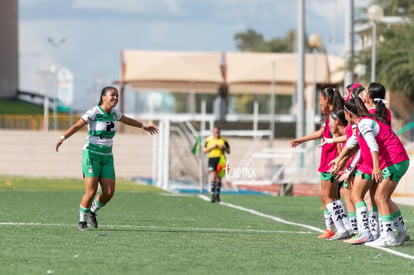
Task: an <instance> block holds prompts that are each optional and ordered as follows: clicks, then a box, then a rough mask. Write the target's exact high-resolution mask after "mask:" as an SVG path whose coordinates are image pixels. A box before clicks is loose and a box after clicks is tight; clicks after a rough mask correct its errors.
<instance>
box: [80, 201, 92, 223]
mask: <svg viewBox="0 0 414 275" xmlns="http://www.w3.org/2000/svg"><path fill="white" fill-rule="evenodd" d="M89 212H91V210H90V208H85V207H82V205H80V206H79V221H80V222H86V221H87V220H88V215H89Z"/></svg>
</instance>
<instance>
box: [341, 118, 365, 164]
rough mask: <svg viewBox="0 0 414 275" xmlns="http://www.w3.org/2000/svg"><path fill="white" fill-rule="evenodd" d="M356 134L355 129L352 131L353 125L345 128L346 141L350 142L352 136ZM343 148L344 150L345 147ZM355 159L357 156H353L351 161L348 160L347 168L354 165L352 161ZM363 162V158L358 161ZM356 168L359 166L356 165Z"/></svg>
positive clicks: (349, 124)
mask: <svg viewBox="0 0 414 275" xmlns="http://www.w3.org/2000/svg"><path fill="white" fill-rule="evenodd" d="M353 134H354V131H353V129H352V124H351V123H348V124H347V125H346V128H345V135H346V140H348V139H349V138H350V137H352V135H353ZM342 148H343V146H342ZM354 157H355V155H353V156H352V157H351V158H350V159H349V160H348V162H347V163H346V165H345V168H346V167H348V166H349V165H351V163H352V161H353V160H354ZM360 161H361V156H360V157H359V160H358V163H359V162H360ZM356 167H358V164H356Z"/></svg>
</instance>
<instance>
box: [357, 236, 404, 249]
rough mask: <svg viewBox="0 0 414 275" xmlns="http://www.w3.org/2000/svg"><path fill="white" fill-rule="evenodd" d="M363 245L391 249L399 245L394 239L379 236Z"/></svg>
mask: <svg viewBox="0 0 414 275" xmlns="http://www.w3.org/2000/svg"><path fill="white" fill-rule="evenodd" d="M365 245H367V246H373V247H393V246H398V245H401V244H398V243H397V241H396V240H395V239H394V238H387V237H382V236H380V237H379V238H378V239H376V240H375V241H373V242H368V243H366V244H365Z"/></svg>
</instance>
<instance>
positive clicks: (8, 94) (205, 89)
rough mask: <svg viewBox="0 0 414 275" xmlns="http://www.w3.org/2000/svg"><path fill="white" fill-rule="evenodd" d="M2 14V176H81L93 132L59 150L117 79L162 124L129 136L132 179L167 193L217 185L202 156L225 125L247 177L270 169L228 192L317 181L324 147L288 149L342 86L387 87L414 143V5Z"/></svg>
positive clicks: (73, 0) (172, 0)
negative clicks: (324, 98) (323, 100)
mask: <svg viewBox="0 0 414 275" xmlns="http://www.w3.org/2000/svg"><path fill="white" fill-rule="evenodd" d="M0 14H1V16H0V33H1V35H2V37H3V39H2V42H1V43H0V55H1V60H2V61H3V62H2V63H1V64H0V107H1V108H0V123H1V124H0V126H1V131H2V133H3V134H2V140H1V143H2V146H3V148H1V149H2V150H3V151H2V152H3V153H2V157H1V161H2V163H5V164H7V165H6V166H5V165H2V166H3V167H2V168H1V170H0V173H1V174H16V175H32V176H33V175H35V176H51V177H77V176H79V174H80V172H79V171H80V169H78V168H79V167H78V166H79V165H78V158H80V148H81V144H82V141H81V140H82V139H83V138H84V136H82V135H79V136H81V137H80V138H79V139H80V140H79V142H77V143H76V142H75V141H71V142H68V144H67V145H68V147H69V148H70V149H67V151H62V152H61V153H62V154H61V155H58V156H57V155H56V154H53V153H54V152H52V151H53V149H54V148H53V147H54V143H55V140H56V139H57V138H58V137H59V136H60V134H61V132H63V131H64V130H65V129H66V128H68V127H69V126H70V125H71V124H72V123H74V122H75V121H76V120H77V119H79V117H80V115H81V114H82V113H83V112H85V111H86V110H87V109H89V108H91V107H93V106H94V105H96V104H97V101H98V98H99V94H100V90H101V89H102V88H103V87H104V86H106V85H113V86H116V87H117V88H118V89H119V90H120V94H121V98H120V103H119V106H118V107H119V108H120V109H121V111H122V112H124V113H126V114H128V115H130V116H132V117H135V118H137V119H139V120H143V121H146V122H152V123H154V124H156V125H158V126H159V127H160V129H161V130H162V131H161V133H160V135H159V136H158V137H156V138H150V137H147V136H146V135H141V134H142V133H141V132H139V131H138V130H136V129H128V128H125V127H122V128H121V129H120V133H119V134H120V136H121V137H119V139H118V140H117V141H116V142H117V143H119V145H118V144H117V145H116V146H118V147H117V148H119V149H118V150H119V153H118V154H120V156H119V157H118V159H117V162H118V165H117V167H119V168H117V169H118V170H117V171H118V174H119V176H121V177H126V178H137V179H140V180H141V181H143V180H145V181H147V182H151V183H154V182H155V184H157V185H158V186H161V187H163V188H166V189H174V188H177V190H181V191H182V190H184V189H189V190H193V189H196V190H200V189H201V190H202V189H203V185H204V184H205V183H206V179H205V177H206V171H205V169H206V157H204V156H201V155H200V154H198V155H194V154H192V153H191V148H193V146H194V144H195V142H196V140H197V137H201V138H202V140H203V139H204V138H205V137H207V136H208V135H210V134H211V130H212V127H213V126H214V125H219V126H221V127H222V128H223V131H222V134H223V135H225V136H227V137H228V139H229V142H230V144H231V146H232V155H230V156H229V161H230V162H231V163H232V166H233V168H234V169H235V170H234V171H236V170H237V169H238V171H255V174H256V176H255V177H252V176H251V177H249V176H247V174H248V173H247V174H245V175H243V173H240V175H239V174H232V177H233V178H232V179H231V178H228V184H227V188H228V190H233V191H238V190H240V188H242V187H243V188H248V189H250V190H252V189H254V190H259V189H260V190H263V189H266V190H267V191H269V190H270V191H269V192H273V191H274V192H276V193H280V192H281V191H280V188H281V187H282V189H287V190H289V189H291V188H293V187H292V186H294V185H295V184H298V183H305V184H309V183H310V184H314V183H317V182H318V174H317V172H316V170H317V167H318V162H319V159H318V158H319V151H320V149H318V148H317V147H315V146H316V145H317V143H309V144H306V145H304V146H303V148H298V149H295V150H292V149H289V148H288V143H289V140H291V139H293V138H295V137H298V136H303V135H305V134H308V133H311V132H312V131H313V130H315V129H317V127H319V126H320V111H319V106H318V100H317V98H318V97H317V95H318V91H320V90H321V89H323V88H325V87H328V86H329V87H335V88H338V89H340V91H341V92H343V90H344V87H345V86H347V85H348V84H350V83H353V82H359V83H361V84H362V85H364V86H365V87H367V86H368V84H369V83H370V82H373V81H377V82H381V83H383V84H384V85H385V87H386V88H387V101H388V105H389V107H390V109H391V111H392V113H393V128H394V130H395V131H396V132H397V133H398V134H399V136H400V137H401V139H402V140H403V141H404V143H405V144H406V146H407V149H408V150H411V149H412V148H411V143H412V141H413V139H414V132H413V128H412V126H413V122H412V121H413V112H412V110H413V100H414V90H412V89H411V87H413V85H414V83H411V82H413V81H414V77H413V76H414V75H413V74H414V66H413V65H414V64H412V62H413V60H411V58H410V56H414V55H412V54H410V53H411V51H413V49H412V47H411V42H412V37H411V36H412V35H414V32H413V25H412V24H411V22H412V21H411V19H412V16H413V15H414V1H410V0H405V1H397V0H377V1H374V0H344V1H342V0H341V1H339V0H332V1H325V0H298V1H282V0H277V1H275V0H257V1H251V0H238V1H218V0H210V1H204V0H200V1H187V0H153V1H128V0H116V1H115V0H99V1H98V0H68V1H53V0H19V1H18V0H9V1H2V2H1V3H0ZM137 136H139V140H140V143H139V147H140V148H139V150H138V149H137V151H136V152H135V151H133V150H132V149H131V147H134V145H136V140H134V138H137ZM143 144H145V145H144V146H142V145H143ZM147 144H148V145H147ZM42 146H44V147H42ZM70 146H73V148H72V147H70ZM50 149H52V150H50ZM77 150H79V151H77ZM62 155H63V156H62ZM63 163H65V164H63ZM22 167H24V169H23V168H22ZM173 186H178V187H173ZM246 186H247V187H246ZM404 188H408V187H407V186H406V187H404ZM407 190H408V189H406V190H405V191H404V190H403V191H401V192H405V193H410V192H411V191H407Z"/></svg>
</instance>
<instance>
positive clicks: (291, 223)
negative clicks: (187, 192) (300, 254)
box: [198, 195, 414, 260]
mask: <svg viewBox="0 0 414 275" xmlns="http://www.w3.org/2000/svg"><path fill="white" fill-rule="evenodd" d="M198 197H199V198H200V199H203V200H205V201H210V198H208V197H207V196H205V195H198ZM219 204H220V205H225V206H228V207H231V208H234V209H238V210H241V211H245V212H248V213H251V214H253V215H257V216H260V217H263V218H268V219H271V220H274V221H276V222H280V223H284V224H290V225H294V226H300V227H304V228H307V229H310V230H313V231H316V232H323V230H321V229H319V228H317V227H313V226H310V225H306V224H301V223H294V222H290V221H287V220H284V219H281V218H278V217H275V216H271V215H268V214H264V213H261V212H259V211H256V210H253V209H249V208H245V207H242V206H238V205H234V204H231V203H226V202H220V203H219ZM370 247H372V248H376V249H379V250H382V251H384V252H388V253H390V254H393V255H396V256H400V257H402V258H405V259H410V260H414V256H412V255H409V254H405V253H402V252H398V251H395V250H393V249H390V248H386V247H375V246H370Z"/></svg>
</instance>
